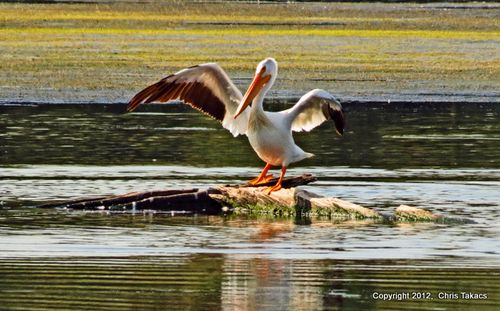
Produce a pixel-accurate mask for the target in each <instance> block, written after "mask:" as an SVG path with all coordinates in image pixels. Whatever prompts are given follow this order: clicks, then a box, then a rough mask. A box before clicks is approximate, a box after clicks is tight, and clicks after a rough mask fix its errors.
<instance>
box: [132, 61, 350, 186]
mask: <svg viewBox="0 0 500 311" xmlns="http://www.w3.org/2000/svg"><path fill="white" fill-rule="evenodd" d="M277 74H278V64H277V62H276V61H275V60H274V59H272V58H267V59H265V60H263V61H262V62H260V63H259V65H258V66H257V70H256V72H255V77H254V79H253V81H252V83H251V84H250V87H249V88H248V90H247V92H246V93H245V96H242V94H241V92H240V91H239V90H238V89H237V88H236V86H235V85H234V84H233V82H232V81H231V79H230V78H229V77H228V76H227V74H226V73H225V72H224V70H222V68H221V67H219V66H218V65H217V64H215V63H208V64H202V65H198V66H193V67H190V68H187V69H183V70H181V71H179V72H177V73H175V74H173V75H170V76H168V77H165V78H163V79H162V80H160V81H158V82H157V83H155V84H153V85H150V86H148V87H147V88H145V89H144V90H142V91H140V92H139V93H138V94H137V95H135V96H134V98H132V100H131V101H130V103H129V104H128V106H127V111H133V110H134V109H135V108H137V106H139V105H140V104H142V103H151V102H155V101H159V102H168V101H171V100H181V101H183V102H184V103H186V104H188V105H190V106H191V107H193V108H195V109H198V110H200V111H202V112H204V113H206V114H208V115H209V116H211V117H213V118H215V119H217V120H219V121H221V122H222V126H223V127H224V128H226V129H228V130H229V131H230V132H231V133H232V134H233V135H234V136H238V135H239V134H245V135H247V136H248V141H249V142H250V145H252V148H253V149H254V150H255V152H256V153H257V155H258V156H259V157H260V158H261V159H262V160H263V161H264V162H266V166H265V167H264V170H263V171H262V173H260V175H259V176H258V177H257V178H254V179H252V180H251V181H250V182H249V183H250V184H252V185H259V184H263V183H266V182H268V181H269V180H270V179H271V178H272V175H267V172H268V171H269V169H270V168H271V166H280V167H281V174H280V177H279V179H278V182H277V183H276V184H275V185H274V186H271V187H268V188H267V189H266V191H267V193H268V194H270V193H271V192H273V191H277V190H279V189H281V182H282V181H283V177H284V176H285V172H286V169H287V167H288V165H289V164H290V163H293V162H297V161H300V160H303V159H305V158H309V157H311V156H313V154H312V153H308V152H304V150H302V149H301V148H300V147H299V146H297V145H296V144H295V142H294V140H293V136H292V131H310V130H312V129H313V128H315V127H317V126H319V125H320V124H321V123H323V122H324V121H326V120H329V119H333V121H334V122H335V128H336V130H337V133H338V134H339V135H342V134H343V132H344V127H345V119H344V113H343V110H342V106H341V105H340V103H339V101H338V100H337V99H335V97H333V96H332V95H331V94H330V93H328V92H326V91H324V90H319V89H315V90H312V91H310V92H309V93H307V94H305V95H304V96H302V98H300V100H299V101H298V102H297V104H295V105H294V106H293V107H292V108H290V109H287V110H284V111H280V112H268V111H264V109H263V107H262V103H263V101H264V96H265V95H266V93H267V92H268V91H269V89H270V88H271V87H272V85H273V83H274V81H275V80H276V76H277ZM249 105H251V109H246V108H247V107H248V106H249Z"/></svg>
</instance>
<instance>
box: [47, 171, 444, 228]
mask: <svg viewBox="0 0 500 311" xmlns="http://www.w3.org/2000/svg"><path fill="white" fill-rule="evenodd" d="M315 180H316V179H315V178H314V176H312V175H302V176H298V177H287V178H285V179H284V180H283V189H281V190H279V191H276V192H273V193H271V194H267V193H266V192H265V189H266V188H267V186H269V185H273V184H274V183H276V180H271V181H269V182H268V183H266V184H264V185H259V186H258V187H256V186H252V185H248V184H244V185H225V186H218V187H214V188H209V189H207V190H199V189H180V190H160V191H148V192H131V193H127V194H123V195H115V196H109V197H94V198H87V199H77V200H70V201H62V202H55V203H50V204H44V205H40V206H38V207H40V208H64V209H71V210H100V211H116V212H118V211H120V212H123V211H125V212H138V211H146V210H149V211H155V212H169V213H172V214H177V213H178V214H204V215H218V214H220V215H222V214H226V213H233V214H236V215H242V214H245V215H248V214H252V215H270V216H273V217H300V218H303V217H328V218H342V219H374V220H382V221H408V220H411V221H443V219H444V218H443V217H441V216H437V215H434V214H432V213H431V212H429V211H425V210H422V209H418V208H412V207H409V206H400V207H399V208H398V209H396V211H395V215H394V217H392V216H386V215H381V214H379V213H378V212H377V211H375V210H373V209H370V208H366V207H363V206H360V205H357V204H354V203H351V202H348V201H344V200H341V199H338V198H330V197H323V196H320V195H317V194H314V193H312V192H309V191H306V190H303V189H301V188H297V187H298V186H301V185H305V184H308V183H310V182H313V181H315Z"/></svg>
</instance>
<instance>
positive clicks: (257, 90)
mask: <svg viewBox="0 0 500 311" xmlns="http://www.w3.org/2000/svg"><path fill="white" fill-rule="evenodd" d="M277 75H278V63H277V62H276V61H275V60H274V58H266V59H264V60H263V61H261V62H260V63H259V64H258V65H257V69H256V70H255V76H254V78H253V80H252V83H251V84H250V86H249V87H248V90H247V91H246V93H245V96H243V99H242V100H241V103H240V105H239V107H238V109H237V110H236V114H235V115H234V118H235V119H236V118H237V117H238V116H239V115H240V114H241V113H242V112H243V111H245V109H246V108H247V107H248V106H249V105H250V103H251V102H252V101H253V99H254V98H255V97H256V96H257V95H259V94H261V93H263V94H265V93H266V92H267V91H268V90H269V89H270V88H271V86H272V85H273V83H274V80H276V76H277Z"/></svg>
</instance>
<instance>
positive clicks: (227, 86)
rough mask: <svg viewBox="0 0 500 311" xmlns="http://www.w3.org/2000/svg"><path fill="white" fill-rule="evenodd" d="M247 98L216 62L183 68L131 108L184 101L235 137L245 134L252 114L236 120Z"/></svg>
mask: <svg viewBox="0 0 500 311" xmlns="http://www.w3.org/2000/svg"><path fill="white" fill-rule="evenodd" d="M242 98H243V96H242V95H241V92H240V90H238V88H236V86H235V85H234V84H233V82H232V81H231V79H230V78H229V77H228V76H227V74H226V73H225V72H224V70H222V68H221V67H219V65H217V64H215V63H208V64H202V65H198V66H193V67H190V68H187V69H183V70H181V71H179V72H177V73H175V74H173V75H170V76H168V77H165V78H163V79H161V80H160V81H158V82H156V83H155V84H153V85H150V86H148V87H147V88H145V89H144V90H142V91H140V92H139V93H137V94H136V95H135V96H134V98H132V100H131V101H130V103H129V104H128V106H127V111H133V110H134V109H135V108H137V106H139V105H140V104H147V103H151V102H155V101H157V102H168V101H171V100H181V101H183V102H184V103H186V104H188V105H190V106H191V107H193V108H195V109H198V110H200V111H202V112H204V113H206V114H208V115H209V116H211V117H212V118H214V119H217V120H219V121H221V122H222V126H223V127H224V128H226V129H228V130H229V131H230V132H231V133H232V134H233V135H234V136H237V135H238V134H245V133H246V131H247V126H248V117H249V111H244V113H242V114H241V116H240V117H238V118H237V119H236V120H235V119H234V118H233V116H234V114H235V113H236V109H237V108H238V105H239V104H240V102H241V100H242Z"/></svg>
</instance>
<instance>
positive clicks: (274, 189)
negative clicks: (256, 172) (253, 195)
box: [266, 166, 286, 194]
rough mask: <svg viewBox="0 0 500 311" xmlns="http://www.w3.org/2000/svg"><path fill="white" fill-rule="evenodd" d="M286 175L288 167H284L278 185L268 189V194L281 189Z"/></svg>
mask: <svg viewBox="0 0 500 311" xmlns="http://www.w3.org/2000/svg"><path fill="white" fill-rule="evenodd" d="M285 173H286V166H282V167H281V174H280V178H279V179H278V182H277V183H276V185H274V186H271V187H268V188H267V189H266V192H267V194H271V192H273V191H278V190H280V189H281V183H282V182H283V177H285Z"/></svg>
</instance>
